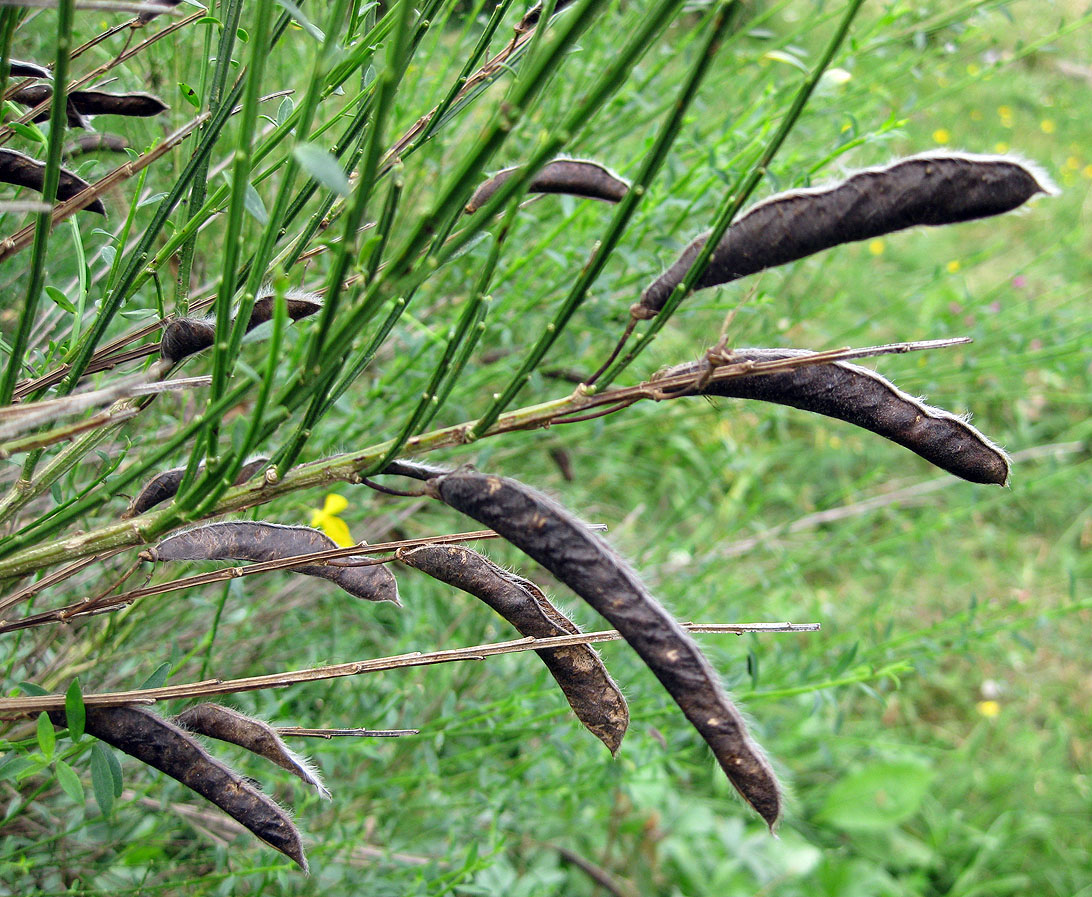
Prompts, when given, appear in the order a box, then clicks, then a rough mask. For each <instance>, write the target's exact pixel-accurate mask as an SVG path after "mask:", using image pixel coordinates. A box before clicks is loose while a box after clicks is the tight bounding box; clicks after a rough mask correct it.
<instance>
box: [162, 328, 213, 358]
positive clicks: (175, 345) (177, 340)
mask: <svg viewBox="0 0 1092 897" xmlns="http://www.w3.org/2000/svg"><path fill="white" fill-rule="evenodd" d="M214 342H216V327H215V326H213V324H212V323H211V322H210V321H206V320H201V319H199V318H179V319H178V320H177V321H171V323H170V324H168V325H167V326H166V327H164V328H163V335H162V336H161V337H160V338H159V354H160V355H162V356H163V357H164V358H166V359H167V360H168V361H181V360H182V359H183V358H185V357H186V356H188V355H193V354H194V353H195V352H200V351H201V350H202V349H207V348H208V347H209V346H211V345H212V344H213V343H214Z"/></svg>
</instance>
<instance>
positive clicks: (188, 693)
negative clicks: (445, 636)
mask: <svg viewBox="0 0 1092 897" xmlns="http://www.w3.org/2000/svg"><path fill="white" fill-rule="evenodd" d="M679 625H680V626H682V627H683V628H684V629H686V630H687V631H688V632H705V633H714V634H729V635H742V634H743V633H745V632H754V633H766V632H818V631H819V629H820V624H818V623H680V624H679ZM621 637H622V636H621V633H619V632H618V630H616V629H604V630H600V631H598V632H585V633H584V634H583V635H564V636H558V637H557V638H548V639H535V638H521V639H513V640H511V641H506V642H489V643H487V644H484V645H473V646H471V647H467V648H453V649H451V650H447V651H431V652H428V653H422V652H420V651H414V652H412V653H409V654H398V655H394V656H392V657H378V658H373V659H370V660H357V661H351V662H349V663H339V664H333V665H331V666H324V667H311V668H309V669H305V670H292V671H288V672H282V673H272V674H269V675H266V676H250V677H247V678H243V679H206V680H204V681H202V682H189V683H185V684H182V685H166V686H163V687H161V688H144V689H135V690H133V691H118V692H105V693H102V694H85V695H84V696H83V701H84V704H85V705H87V706H89V707H119V706H124V705H127V704H141V705H148V704H154V703H156V702H157V701H174V700H182V699H189V698H206V697H209V696H212V695H230V694H239V693H241V692H246V691H261V690H263V689H267V688H284V687H286V686H289V685H295V684H298V683H300V682H321V681H324V680H327V679H343V678H346V677H348V676H360V675H363V674H365V673H378V672H383V671H386V670H397V669H404V668H406V667H422V666H434V665H436V664H440V663H458V662H461V661H466V660H484V659H485V658H487V657H496V656H498V655H500V654H518V653H519V652H521V651H542V650H545V649H548V648H562V647H565V646H567V645H590V644H597V643H599V642H613V641H618V640H619V639H620V638H621ZM63 709H64V695H40V696H39V695H32V696H29V697H23V698H0V720H16V719H25V718H27V717H30V716H36V715H37V714H39V713H41V712H42V711H43V710H45V711H51V710H63Z"/></svg>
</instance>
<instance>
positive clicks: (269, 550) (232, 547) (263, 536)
mask: <svg viewBox="0 0 1092 897" xmlns="http://www.w3.org/2000/svg"><path fill="white" fill-rule="evenodd" d="M335 548H337V545H335V544H334V540H333V539H331V538H330V537H329V536H327V535H326V534H325V533H322V532H320V531H319V530H317V529H312V528H311V527H309V526H281V525H280V524H278V523H263V522H260V521H251V520H233V521H229V522H227V523H209V524H206V525H205V526H198V527H196V528H195V529H191V530H186V531H185V532H183V533H179V534H178V535H177V536H171V537H169V538H167V539H164V540H163V541H162V542H160V543H159V544H158V545H156V547H155V549H154V550H153V551H152V552H151V556H152V558H153V560H158V561H199V560H200V561H226V560H233V561H279V560H282V559H284V558H289V557H294V556H296V555H300V554H314V553H316V552H320V551H331V550H333V549H335ZM363 560H365V558H363V557H357V556H353V557H346V558H338V559H336V560H334V561H332V562H331V563H330V565H329V566H324V565H320V564H303V565H301V566H299V567H293V568H292V572H293V573H304V574H306V575H307V576H318V577H321V578H322V579H328V580H330V582H332V583H335V584H336V585H338V586H340V587H341V588H342V589H344V590H345V591H346V592H348V593H349V594H350V595H352V596H354V597H356V598H363V599H364V600H365V601H390V602H391V603H393V604H396V605H398V606H399V607H401V606H402V602H401V601H399V600H398V583H397V581H396V580H395V578H394V574H393V573H391V572H390V570H388V569H387V568H386V567H384V566H383V565H382V564H373V565H371V566H367V567H351V566H337V565H342V564H347V563H352V562H359V561H363Z"/></svg>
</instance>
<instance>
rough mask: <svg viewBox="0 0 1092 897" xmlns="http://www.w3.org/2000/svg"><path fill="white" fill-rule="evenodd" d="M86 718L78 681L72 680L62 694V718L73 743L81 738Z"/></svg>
mask: <svg viewBox="0 0 1092 897" xmlns="http://www.w3.org/2000/svg"><path fill="white" fill-rule="evenodd" d="M86 716H87V712H86V709H85V708H84V706H83V691H82V689H81V688H80V680H79V679H78V678H77V679H73V680H72V684H71V685H70V686H68V691H66V692H65V693H64V717H65V722H67V723H68V734H69V736H70V737H71V738H72V740H73V741H79V740H80V739H81V738H83V724H84V720H85V718H86Z"/></svg>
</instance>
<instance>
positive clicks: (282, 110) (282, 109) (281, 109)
mask: <svg viewBox="0 0 1092 897" xmlns="http://www.w3.org/2000/svg"><path fill="white" fill-rule="evenodd" d="M295 108H296V106H295V104H294V103H293V102H292V98H291V97H285V98H284V99H283V100H281V104H280V105H279V106H278V107H277V125H278V126H280V125H283V124H284V123H285V122H286V121H288V117H289V116H290V115H291V114H292V112H293V111H294V110H295Z"/></svg>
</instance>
